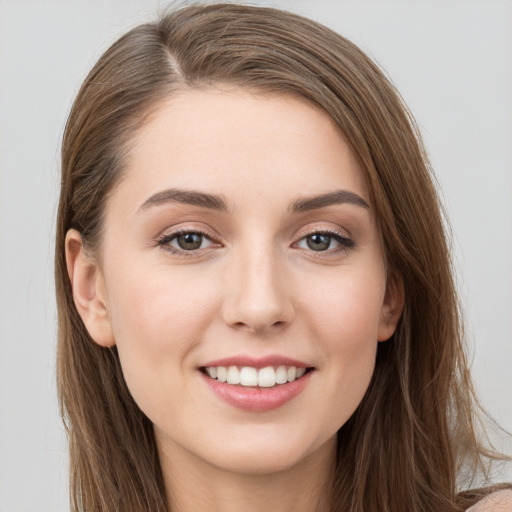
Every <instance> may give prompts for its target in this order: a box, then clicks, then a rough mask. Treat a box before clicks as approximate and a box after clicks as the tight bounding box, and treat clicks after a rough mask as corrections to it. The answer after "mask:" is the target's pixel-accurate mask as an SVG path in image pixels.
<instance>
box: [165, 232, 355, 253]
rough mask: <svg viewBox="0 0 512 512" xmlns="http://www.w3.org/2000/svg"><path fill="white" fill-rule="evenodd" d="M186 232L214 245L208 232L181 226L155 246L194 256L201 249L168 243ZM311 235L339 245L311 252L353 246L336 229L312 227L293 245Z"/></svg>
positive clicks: (341, 249) (335, 250)
mask: <svg viewBox="0 0 512 512" xmlns="http://www.w3.org/2000/svg"><path fill="white" fill-rule="evenodd" d="M186 234H195V235H199V236H201V237H203V238H205V239H207V240H209V241H210V242H212V244H213V245H215V242H214V240H213V237H211V236H210V235H209V234H208V233H206V232H204V231H201V230H200V229H189V228H183V229H178V230H176V231H173V232H172V233H168V234H165V235H163V236H161V237H160V238H159V239H158V240H157V246H159V247H161V248H162V249H163V250H165V251H168V252H170V253H172V254H175V255H178V256H182V257H185V258H187V257H193V256H196V255H197V253H198V252H199V251H201V249H193V250H189V251H187V250H185V249H177V248H175V247H173V246H171V245H169V244H170V242H172V241H173V240H175V239H176V238H178V237H179V236H182V235H186ZM312 235H324V236H328V237H330V238H332V239H334V240H335V241H336V242H337V243H338V244H339V246H338V247H336V248H335V249H327V250H325V251H314V250H313V249H311V250H310V252H312V253H315V252H318V253H321V254H337V253H339V252H348V251H349V250H350V249H353V248H354V247H355V242H354V241H353V240H352V239H350V238H348V237H346V236H344V235H342V234H341V233H340V232H339V231H336V230H334V229H312V230H311V231H309V232H307V233H306V234H304V235H303V236H302V237H301V238H300V239H299V240H298V241H297V242H295V243H294V245H296V244H298V243H299V242H301V241H302V240H305V239H307V238H308V237H309V236H312ZM217 245H218V244H217Z"/></svg>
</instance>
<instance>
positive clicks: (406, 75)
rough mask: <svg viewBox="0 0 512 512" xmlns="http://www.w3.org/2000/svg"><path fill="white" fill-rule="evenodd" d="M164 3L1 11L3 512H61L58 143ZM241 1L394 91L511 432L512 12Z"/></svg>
mask: <svg viewBox="0 0 512 512" xmlns="http://www.w3.org/2000/svg"><path fill="white" fill-rule="evenodd" d="M167 3H168V2H163V1H160V2H158V1H156V0H138V1H136V0H129V1H128V0H116V1H112V0H111V1H99V0H95V1H91V0H74V1H70V0H66V1H55V0H53V1H49V0H46V1H44V2H43V1H33V2H30V1H23V0H22V1H20V0H0V415H1V416H0V418H1V419H0V512H22V511H31V512H32V511H64V510H68V504H67V503H68V502H67V455H66V444H65V435H64V432H63V429H62V427H61V423H60V419H59V414H58V407H57V404H56V398H55V385H54V380H55V363H54V358H55V331H56V328H55V325H56V320H55V305H54V292H53V277H52V258H53V247H52V245H53V237H54V235H53V224H54V218H55V211H56V197H57V190H58V181H59V177H58V168H59V146H60V138H61V136H62V131H63V128H64V123H65V120H66V116H67V113H68V111H69V108H70V106H71V102H72V99H73V97H74V95H75V94H76V93H77V91H78V87H79V85H80V83H81V81H82V80H83V78H84V77H85V75H86V73H87V71H88V70H89V69H90V68H91V66H92V65H93V64H94V62H95V60H96V59H97V58H98V57H99V56H100V54H101V53H102V51H103V50H105V49H106V48H107V46H108V45H109V44H110V43H111V42H113V40H114V39H115V38H116V37H118V36H119V35H121V34H122V33H123V32H124V31H125V30H126V29H127V28H129V27H131V26H132V25H134V24H136V23H138V22H140V21H143V20H146V19H149V18H152V16H153V15H154V14H155V12H156V11H157V9H158V8H160V9H162V8H163V7H164V6H165V5H166V4H167ZM253 3H261V4H264V5H274V6H278V7H283V8H288V9H290V10H295V11H297V12H299V13H302V14H305V15H307V16H310V17H313V18H316V19H317V20H319V21H321V22H323V23H325V24H327V25H329V26H331V27H332V28H334V29H335V30H337V31H339V32H340V33H342V34H343V35H345V36H347V37H348V38H350V39H352V40H353V41H354V42H356V43H357V44H359V45H360V46H361V47H362V48H363V49H364V50H366V51H367V52H368V53H369V54H370V55H371V56H372V57H373V58H374V59H376V60H377V61H378V62H379V63H380V64H381V65H382V66H383V67H384V68H385V69H386V70H387V72H388V74H389V75H390V76H391V77H392V79H393V81H394V82H395V83H396V84H397V86H398V88H399V90H400V91H401V93H402V95H403V97H404V98H405V100H406V102H407V103H408V105H409V106H410V108H411V110H412V112H413V113H414V114H415V116H416V118H417V120H418V122H419V125H420V128H421V130H422V133H423V136H424V138H425V142H426V144H427V148H428V149H429V153H430V156H431V159H432V162H433V164H434V167H435V169H436V171H437V173H438V176H439V181H440V186H441V189H442V193H443V196H444V200H445V204H446V207H447V209H448V212H449V216H450V220H451V224H452V228H453V233H454V256H455V260H456V266H457V269H458V280H459V287H460V290H461V296H462V299H463V301H464V304H465V306H466V315H467V330H468V337H469V341H470V346H471V354H472V355H473V356H474V357H473V359H474V361H473V372H474V377H475V381H476V384H477V389H478V391H479V394H480V396H481V398H482V401H483V403H484V405H485V407H486V408H487V409H488V410H489V411H490V413H491V414H492V415H493V416H494V417H495V418H496V419H497V420H498V421H499V422H500V423H501V424H502V425H503V426H504V427H505V428H507V429H508V430H512V401H511V398H510V394H511V391H512V264H511V262H512V258H511V254H512V149H511V148H512V94H511V91H512V2H511V1H510V0H481V1H472V0H460V1H457V0H445V1H435V0H402V1H398V0H396V1H389V0H378V1H366V0H360V1H357V2H355V1H334V0H332V1H327V0H324V1H304V0H303V1H291V0H288V1H286V0H281V1H274V2H253ZM504 439H505V438H504V437H503V436H501V438H500V437H499V438H498V442H499V443H501V445H502V446H501V447H502V448H505V447H506V448H507V449H508V450H509V452H511V451H512V446H511V444H510V441H504ZM507 477H508V479H509V480H510V479H512V474H511V473H510V472H509V473H508V476H507Z"/></svg>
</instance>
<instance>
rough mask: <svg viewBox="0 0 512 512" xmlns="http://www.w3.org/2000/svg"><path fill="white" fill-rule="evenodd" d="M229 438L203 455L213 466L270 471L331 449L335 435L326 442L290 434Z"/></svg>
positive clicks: (233, 470) (235, 470) (287, 467)
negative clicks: (313, 440) (227, 444)
mask: <svg viewBox="0 0 512 512" xmlns="http://www.w3.org/2000/svg"><path fill="white" fill-rule="evenodd" d="M242 437H243V438H242V439H240V440H236V439H232V440H230V441H229V446H225V447H223V448H222V449H221V450H218V451H217V450H216V451H215V452H210V454H209V455H206V458H207V459H209V462H210V464H212V465H213V466H215V467H217V468H219V469H222V470H224V471H228V472H231V473H237V474H240V475H270V474H275V473H279V472H285V471H289V470H293V469H294V468H298V467H299V466H301V465H302V464H307V463H309V462H308V461H309V460H310V459H314V458H315V456H316V455H320V453H324V450H331V451H332V453H334V450H335V447H336V436H335V435H334V437H333V438H330V439H328V440H327V441H325V442H318V441H317V442H312V441H311V439H308V438H302V439H301V438H299V437H294V436H293V435H292V436H290V435H287V434H285V435H278V436H275V435H274V436H268V435H267V436H263V435H262V434H255V435H254V436H251V438H249V439H253V440H254V441H253V442H250V441H249V439H248V438H247V437H245V436H242Z"/></svg>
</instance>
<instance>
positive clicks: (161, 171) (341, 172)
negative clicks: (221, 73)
mask: <svg viewBox="0 0 512 512" xmlns="http://www.w3.org/2000/svg"><path fill="white" fill-rule="evenodd" d="M120 188H121V189H124V192H126V193H128V194H127V195H130V196H131V197H132V198H133V197H134V196H137V197H138V201H139V203H140V201H143V200H144V197H147V196H149V195H151V194H154V193H155V192H157V191H158V189H162V190H163V189H166V188H185V189H195V190H201V191H204V192H208V193H213V194H222V195H227V196H230V195H231V196H233V197H231V198H229V201H230V202H237V200H239V201H243V200H246V199H247V197H252V199H259V200H263V201H265V200H269V199H272V198H273V197H272V196H275V195H276V194H275V192H278V195H279V196H280V197H282V198H283V199H284V198H287V197H288V196H289V197H288V198H290V197H291V196H293V195H296V196H297V195H301V194H304V195H313V194H315V193H325V192H329V191H332V190H333V189H336V188H338V189H339V188H343V189H348V190H351V191H352V192H354V193H357V194H359V195H361V196H362V197H364V198H365V199H366V200H368V193H367V187H366V181H365V178H364V173H363V171H362V168H361V166H360V164H359V161H358V159H357V158H356V156H355V153H354V151H353V150H352V149H351V147H350V145H349V143H348V142H347V140H346V139H345V137H344V136H343V134H342V133H341V131H340V130H339V129H338V127H337V126H336V125H335V124H334V122H333V121H332V119H331V118H330V117H329V115H328V114H327V113H326V112H325V111H323V110H322V109H321V108H319V107H317V106H316V105H314V104H313V103H311V102H309V101H307V100H305V99H302V98H300V97H295V96H291V95H279V94H261V93H257V92H250V91H246V90H242V89H235V88H208V89H197V90H188V91H182V92H179V93H177V94H175V95H173V96H172V97H170V98H169V99H168V100H166V101H164V102H162V103H161V104H160V105H159V106H158V107H157V108H156V109H155V110H154V111H153V112H152V113H151V115H150V116H148V118H147V120H146V122H145V123H144V125H143V126H142V127H141V128H140V130H139V131H138V132H137V134H136V135H135V136H134V137H133V138H132V140H131V141H130V142H129V144H128V152H127V158H126V168H125V175H124V178H123V180H122V181H121V183H120ZM241 189H243V192H244V193H243V194H242V193H241V192H242V190H241ZM116 193H117V192H116ZM114 195H115V194H114ZM246 196H247V197H246ZM134 206H135V205H134Z"/></svg>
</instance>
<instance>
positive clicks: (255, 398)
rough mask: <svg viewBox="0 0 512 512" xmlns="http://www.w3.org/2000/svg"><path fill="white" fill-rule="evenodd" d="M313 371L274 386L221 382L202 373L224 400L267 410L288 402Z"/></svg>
mask: <svg viewBox="0 0 512 512" xmlns="http://www.w3.org/2000/svg"><path fill="white" fill-rule="evenodd" d="M312 373H313V371H309V372H307V373H306V374H304V376H302V377H301V378H300V379H297V380H294V381H293V382H288V383H286V384H278V385H276V386H274V387H272V388H257V387H244V386H240V385H237V386H235V385H233V384H228V383H226V382H219V381H218V380H215V379H212V378H210V377H208V376H207V375H205V374H204V373H201V376H202V377H203V379H205V382H206V384H207V385H208V386H209V387H210V389H211V390H212V391H213V392H214V393H215V394H216V395H217V396H218V397H219V398H221V399H222V400H224V401H225V402H227V403H228V404H230V405H233V406H234V407H237V408H238V409H243V410H245V411H251V412H265V411H271V410H272V409H277V408H278V407H281V406H282V405H284V404H286V403H287V402H289V401H290V400H292V399H293V398H295V397H296V396H297V395H299V394H300V393H301V392H302V391H303V389H304V388H305V387H306V385H307V383H308V382H309V379H310V378H311V374H312Z"/></svg>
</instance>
